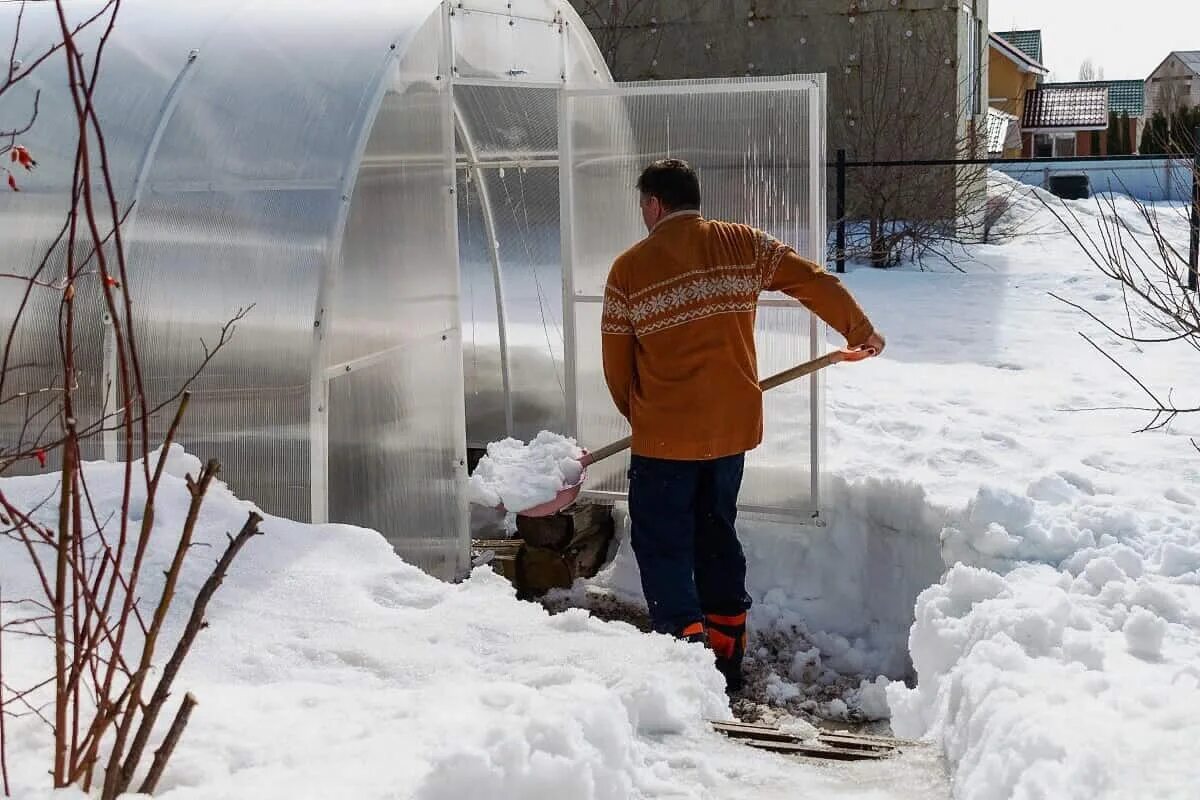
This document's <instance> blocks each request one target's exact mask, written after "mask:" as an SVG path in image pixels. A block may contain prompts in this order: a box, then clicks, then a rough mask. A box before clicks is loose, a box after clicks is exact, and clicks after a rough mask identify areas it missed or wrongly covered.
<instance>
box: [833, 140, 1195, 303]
mask: <svg viewBox="0 0 1200 800" xmlns="http://www.w3.org/2000/svg"><path fill="white" fill-rule="evenodd" d="M1194 141H1195V142H1196V151H1195V153H1194V155H1193V163H1192V170H1191V183H1192V193H1191V194H1192V197H1191V199H1192V214H1191V243H1190V247H1189V250H1188V276H1187V286H1188V288H1189V289H1191V290H1192V291H1196V290H1197V284H1198V282H1200V128H1197V129H1196V135H1195V138H1194ZM1163 158H1164V156H1162V155H1122V156H1074V157H1069V158H964V159H915V160H911V161H849V160H847V158H846V151H845V150H838V151H837V160H835V161H833V162H832V163H830V164H828V165H827V166H829V167H831V168H832V169H833V170H834V187H835V188H834V215H835V220H834V224H835V225H836V228H835V232H834V236H835V241H834V259H835V262H836V265H837V266H836V269H837V271H838V272H843V273H844V272H845V271H846V221H847V220H846V174H847V172H848V171H849V170H852V169H856V168H864V167H961V166H995V165H1000V164H1027V165H1035V166H1036V165H1047V164H1063V163H1087V162H1092V163H1094V162H1099V161H1152V160H1159V161H1161V160H1162V159H1163Z"/></svg>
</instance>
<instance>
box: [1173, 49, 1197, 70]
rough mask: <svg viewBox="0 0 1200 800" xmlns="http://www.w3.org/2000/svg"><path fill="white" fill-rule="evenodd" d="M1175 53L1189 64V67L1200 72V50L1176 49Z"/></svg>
mask: <svg viewBox="0 0 1200 800" xmlns="http://www.w3.org/2000/svg"><path fill="white" fill-rule="evenodd" d="M1173 55H1176V56H1178V57H1179V60H1180V61H1182V62H1183V63H1184V64H1187V65H1188V68H1189V69H1191V70H1193V71H1194V72H1196V73H1197V74H1200V50H1176V51H1175V52H1174V53H1173Z"/></svg>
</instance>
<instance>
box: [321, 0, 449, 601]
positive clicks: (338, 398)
mask: <svg viewBox="0 0 1200 800" xmlns="http://www.w3.org/2000/svg"><path fill="white" fill-rule="evenodd" d="M441 30H442V20H441V18H440V17H437V16H434V17H430V19H429V21H428V23H427V24H426V26H425V27H424V28H423V29H422V31H421V33H420V35H419V37H418V39H417V40H416V41H415V42H414V44H413V46H412V47H410V48H409V50H408V51H407V53H406V54H405V56H404V58H403V59H402V60H401V61H400V62H399V63H398V64H397V65H396V67H395V68H394V70H392V71H391V73H390V74H389V77H388V83H387V85H386V88H385V91H384V93H383V96H382V97H381V99H380V102H379V111H378V114H377V116H376V117H375V126H374V128H373V129H372V131H371V135H370V137H369V138H368V139H367V142H366V147H365V150H364V153H363V158H362V165H361V168H360V170H359V174H358V177H357V179H356V182H355V185H354V191H353V195H352V197H351V202H350V208H349V213H348V216H347V219H346V225H345V231H344V234H343V237H342V243H341V245H342V246H341V257H340V258H339V259H338V261H337V271H336V273H335V275H334V279H333V290H332V293H331V301H330V304H329V306H328V308H327V315H328V319H329V321H330V322H329V341H328V342H327V350H326V354H325V363H324V369H325V376H326V378H327V380H328V389H327V396H328V398H329V403H328V408H327V409H326V413H327V415H328V452H329V456H328V486H329V519H330V521H333V522H346V523H352V524H356V525H361V526H363V527H368V528H372V529H374V530H377V531H380V532H382V533H383V534H384V536H386V537H387V539H388V541H389V542H391V543H392V545H393V547H395V549H396V551H397V552H398V553H399V554H400V555H401V556H402V557H403V558H404V559H405V560H406V561H408V562H409V563H412V564H415V565H417V566H419V567H421V568H422V569H425V570H426V571H428V572H430V573H431V574H433V575H437V576H439V577H442V578H447V579H450V578H453V577H455V575H456V574H458V572H459V570H460V568H462V567H463V566H464V565H465V563H466V561H467V557H468V554H469V547H468V542H467V538H466V537H467V521H466V516H465V505H464V504H463V502H462V500H463V494H462V489H463V488H464V487H463V482H464V480H465V477H466V449H465V441H464V438H465V434H464V427H463V426H464V422H463V391H464V389H463V378H462V367H461V364H462V351H461V336H460V329H459V296H458V291H459V278H458V265H457V264H456V263H455V260H454V252H455V248H454V236H455V232H454V224H455V222H454V204H453V198H452V197H451V191H452V190H453V189H454V183H453V176H454V167H453V153H451V152H449V150H448V147H447V146H448V144H449V142H451V141H452V140H453V138H452V137H453V131H452V129H451V125H452V122H451V120H452V117H451V115H450V97H449V87H448V83H447V82H446V81H444V80H440V79H439V78H438V67H439V61H440V54H441V48H440V47H439V43H440V42H441V41H442V36H441V34H440V32H441Z"/></svg>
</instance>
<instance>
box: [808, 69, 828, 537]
mask: <svg viewBox="0 0 1200 800" xmlns="http://www.w3.org/2000/svg"><path fill="white" fill-rule="evenodd" d="M823 100H824V97H823V92H822V91H821V88H820V86H819V85H818V86H817V87H814V88H813V89H810V90H809V93H808V112H809V128H808V131H809V142H808V151H809V168H808V214H809V223H808V224H809V236H808V240H809V246H808V250H809V253H808V257H809V259H811V260H812V261H813V263H815V264H819V265H820V266H822V267H824V266H825V255H826V254H825V250H826V246H825V245H826V242H825V239H826V236H825V231H826V226H825V181H824V180H822V178H823V177H824V163H825V162H824V159H825V153H824V149H825V116H824V113H823V112H824V110H825V109H824V108H823V103H822V101H823ZM818 119H819V120H821V124H820V125H819V126H817V125H815V122H816V120H818ZM818 236H819V237H820V238H819V240H818ZM809 318H810V324H809V345H810V346H809V354H810V357H811V358H817V357H819V356H820V355H821V351H822V350H823V349H824V348H822V347H821V341H820V338H821V324H820V321H819V320H818V319H817V315H816V314H813V313H812V312H811V311H810V312H809ZM809 415H810V416H809V430H810V435H809V459H810V463H809V469H810V470H812V473H811V476H810V478H811V480H810V483H811V485H810V491H811V493H812V494H811V497H812V514H813V516H814V517H818V516H820V514H821V376H820V373H817V372H814V373H813V374H812V376H811V377H810V378H809Z"/></svg>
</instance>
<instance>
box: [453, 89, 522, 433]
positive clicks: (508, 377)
mask: <svg viewBox="0 0 1200 800" xmlns="http://www.w3.org/2000/svg"><path fill="white" fill-rule="evenodd" d="M456 83H457V82H456V81H454V79H453V78H452V79H451V83H450V88H451V105H452V106H453V108H454V127H455V129H456V130H457V131H458V134H459V138H460V139H461V140H462V145H463V148H464V149H466V151H467V159H468V161H470V162H478V161H479V155H478V153H477V152H476V150H475V141H474V139H472V137H471V131H470V130H469V129H468V128H467V123H466V120H465V119H463V115H462V114H460V113H459V112H458V104H457V103H455V102H454V100H453V88H454V86H455V85H456ZM471 174H472V176H473V177H472V179H473V180H474V181H475V184H476V186H477V187H478V188H477V189H476V191H477V192H479V205H480V208H481V210H482V211H483V232H484V235H485V236H487V242H488V255H489V256H490V257H491V260H492V282H493V284H494V286H495V289H496V327H497V329H498V331H499V337H500V381H501V384H502V385H503V387H504V432H505V435H507V436H512V434H513V398H512V372H511V369H510V367H509V363H508V314H507V312H506V310H505V305H504V281H503V279H502V277H501V274H500V242H499V240H498V239H497V238H496V218H495V216H494V214H493V211H492V197H491V192H490V191H488V187H487V182H486V181H484V179H483V170H482V169H480V168H478V167H475V168H472V169H471ZM457 217H458V208H457V203H456V204H455V218H456V219H457ZM460 271H461V267H460Z"/></svg>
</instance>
